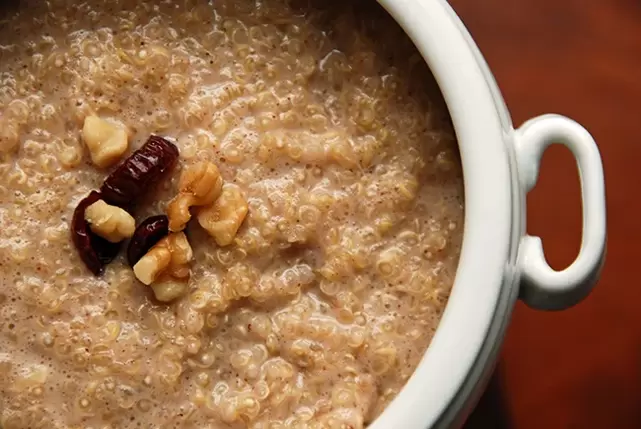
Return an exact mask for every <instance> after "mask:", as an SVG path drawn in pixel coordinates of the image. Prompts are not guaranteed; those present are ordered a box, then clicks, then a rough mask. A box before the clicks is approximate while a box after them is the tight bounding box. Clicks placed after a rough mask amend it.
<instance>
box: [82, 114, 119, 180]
mask: <svg viewBox="0 0 641 429" xmlns="http://www.w3.org/2000/svg"><path fill="white" fill-rule="evenodd" d="M128 138H129V136H128V135H127V131H126V130H125V129H124V128H123V127H119V126H117V125H114V124H112V123H110V122H107V121H105V120H104V119H102V118H99V117H97V116H87V117H86V118H85V123H84V125H83V127H82V139H83V140H84V142H85V144H86V145H87V148H89V153H90V155H91V160H92V161H93V163H94V164H96V165H97V166H98V167H101V168H106V167H109V166H111V165H113V164H115V163H116V162H117V161H118V160H119V159H120V157H121V156H122V155H123V154H124V153H125V152H126V151H127V147H128V146H129V141H128Z"/></svg>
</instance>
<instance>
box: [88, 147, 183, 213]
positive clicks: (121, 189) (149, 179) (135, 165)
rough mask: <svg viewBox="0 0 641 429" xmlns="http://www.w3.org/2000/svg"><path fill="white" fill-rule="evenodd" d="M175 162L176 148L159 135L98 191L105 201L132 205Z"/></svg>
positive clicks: (138, 151) (134, 155)
mask: <svg viewBox="0 0 641 429" xmlns="http://www.w3.org/2000/svg"><path fill="white" fill-rule="evenodd" d="M177 161H178V148H177V147H176V145H174V144H173V143H171V142H169V141H167V140H165V139H164V138H162V137H159V136H151V137H149V139H148V140H147V142H146V143H145V144H144V145H143V146H142V147H141V148H140V149H138V150H137V151H135V152H134V153H133V154H131V156H130V157H129V158H127V159H126V160H125V161H124V162H123V163H122V164H120V166H119V167H118V168H117V169H116V170H115V171H114V172H113V173H111V174H110V175H109V177H107V179H106V180H105V182H104V183H103V185H102V187H101V188H100V192H101V193H102V195H103V197H104V199H105V201H106V202H108V203H109V204H114V205H117V206H120V207H124V206H129V205H131V204H133V203H134V202H135V201H136V200H137V199H138V198H139V197H141V196H142V195H143V194H144V193H145V192H147V190H149V189H150V188H151V187H152V186H154V185H155V184H157V183H158V181H159V180H160V179H161V178H162V177H163V176H164V175H165V174H166V173H168V172H169V171H170V170H171V169H172V168H174V166H175V165H176V162H177Z"/></svg>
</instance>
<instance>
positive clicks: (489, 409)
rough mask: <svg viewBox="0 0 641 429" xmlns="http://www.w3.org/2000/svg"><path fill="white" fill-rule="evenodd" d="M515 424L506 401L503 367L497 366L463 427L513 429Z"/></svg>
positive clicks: (473, 428) (468, 428)
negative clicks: (502, 374) (502, 377)
mask: <svg viewBox="0 0 641 429" xmlns="http://www.w3.org/2000/svg"><path fill="white" fill-rule="evenodd" d="M513 427H514V426H513V425H512V421H511V418H510V415H509V410H508V404H507V403H506V401H505V389H504V386H503V382H502V380H501V368H500V366H499V367H497V369H496V371H494V374H493V375H492V378H491V379H490V383H489V384H488V386H487V389H486V390H485V393H484V394H483V396H482V397H481V400H480V401H479V403H478V405H477V406H476V408H475V409H474V411H473V412H472V414H471V415H470V417H469V418H468V420H467V422H466V423H465V425H463V429H511V428H513Z"/></svg>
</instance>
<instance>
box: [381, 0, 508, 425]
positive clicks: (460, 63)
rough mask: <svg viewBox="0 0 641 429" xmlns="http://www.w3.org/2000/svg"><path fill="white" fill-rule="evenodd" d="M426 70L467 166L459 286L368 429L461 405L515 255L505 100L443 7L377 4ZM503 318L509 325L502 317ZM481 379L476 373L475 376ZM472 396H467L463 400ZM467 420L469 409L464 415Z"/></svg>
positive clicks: (397, 0) (426, 419)
mask: <svg viewBox="0 0 641 429" xmlns="http://www.w3.org/2000/svg"><path fill="white" fill-rule="evenodd" d="M378 2H379V3H380V4H381V5H382V6H383V7H384V8H385V9H386V10H387V11H388V13H390V15H391V16H392V17H393V18H394V19H395V20H396V22H397V23H398V24H399V25H400V26H401V27H402V28H403V29H404V30H405V32H406V33H407V34H408V36H409V37H410V38H411V39H412V41H413V42H414V44H415V46H416V47H417V49H418V50H419V52H420V53H421V55H422V56H423V58H424V59H425V61H426V62H427V64H428V66H429V68H430V70H431V71H432V74H433V75H434V78H435V79H436V81H437V83H438V85H439V88H440V90H441V93H442V94H443V98H444V99H445V102H446V105H447V108H448V110H449V113H450V116H451V118H452V123H453V125H454V131H455V133H456V137H457V140H458V144H459V150H460V153H461V162H462V166H463V180H464V192H465V197H464V201H465V220H464V222H465V224H464V232H463V244H462V248H461V255H460V260H459V265H458V268H457V271H456V277H455V280H454V286H453V288H452V293H451V295H450V298H449V301H448V303H447V306H446V308H445V311H444V313H443V316H442V318H441V321H440V323H439V326H438V329H437V331H436V333H435V335H434V338H433V339H432V342H431V344H430V346H429V347H428V349H427V351H426V352H425V355H424V356H423V358H422V359H421V361H420V363H419V365H418V367H417V368H416V370H415V371H414V374H413V375H412V376H411V377H410V379H409V380H408V382H407V384H406V385H405V387H404V388H403V389H402V390H401V392H400V393H399V394H398V396H397V397H396V398H395V399H394V400H393V401H392V402H391V403H390V404H389V406H388V407H387V408H386V409H385V410H384V411H383V413H382V414H381V415H380V416H379V417H378V418H377V419H376V420H375V421H374V422H373V423H372V424H371V425H370V426H369V429H389V428H396V427H403V429H425V428H428V427H432V426H433V425H434V424H436V423H437V422H438V420H439V418H440V417H441V415H443V414H444V413H445V411H446V410H447V408H448V407H449V406H450V404H451V403H453V402H454V401H455V399H457V395H459V393H460V390H461V388H462V386H463V384H464V382H465V381H466V380H467V378H468V377H469V376H470V375H471V371H472V370H473V369H474V367H475V365H486V364H487V362H477V357H478V356H479V353H480V352H481V349H482V347H483V346H484V345H485V343H486V342H487V341H492V342H494V341H497V340H498V339H497V338H496V337H494V338H492V337H489V338H488V332H489V328H490V324H491V323H492V321H493V320H494V317H495V311H496V309H497V306H498V304H499V296H500V293H501V289H502V288H503V287H504V285H505V283H506V280H507V279H510V281H513V276H510V275H508V274H507V273H508V271H509V270H510V268H509V265H510V260H511V259H513V258H512V254H513V250H512V247H513V245H512V243H513V242H514V240H513V237H512V235H513V234H512V231H513V223H514V222H516V221H518V220H517V219H514V217H513V210H514V207H515V206H514V203H515V202H514V201H513V198H512V188H513V187H514V186H516V184H515V183H513V182H512V180H513V176H512V175H511V171H510V154H509V149H508V146H507V145H506V131H508V132H509V131H510V130H505V128H504V126H502V120H503V122H505V118H504V115H502V112H501V106H497V102H499V101H498V100H496V97H497V95H498V97H499V98H500V103H502V98H501V97H500V94H499V93H498V91H497V90H496V88H493V87H492V86H491V84H490V83H489V82H490V81H492V82H493V77H492V76H491V75H489V76H488V73H489V71H488V70H487V69H486V68H485V67H486V66H485V64H484V60H482V58H479V57H478V56H477V55H478V49H477V48H476V46H475V45H474V44H473V41H472V39H471V36H470V35H469V33H467V30H466V29H465V27H464V26H463V24H462V23H461V21H460V20H459V19H458V17H457V15H456V14H455V12H454V11H453V10H452V8H451V7H450V6H449V5H448V4H447V3H446V2H445V1H444V0H422V1H419V0H378ZM504 317H507V314H505V316H504ZM477 374H478V371H477ZM469 393H470V392H463V393H460V394H462V395H466V394H469ZM461 411H462V410H461Z"/></svg>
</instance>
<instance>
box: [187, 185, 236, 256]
mask: <svg viewBox="0 0 641 429" xmlns="http://www.w3.org/2000/svg"><path fill="white" fill-rule="evenodd" d="M247 211H248V206H247V200H245V197H244V196H243V194H242V192H241V190H240V188H239V187H238V186H236V185H232V184H226V185H225V186H223V191H222V194H221V195H220V197H218V199H217V200H216V201H215V202H214V204H212V205H210V206H208V207H204V208H202V209H201V210H200V211H199V212H198V223H200V225H201V226H202V227H203V228H204V229H205V230H206V231H207V232H208V233H209V235H211V236H212V237H214V239H215V240H216V243H217V244H218V245H219V246H227V245H229V244H231V243H232V241H234V237H236V233H237V232H238V228H240V225H241V224H242V223H243V221H244V220H245V216H246V215H247Z"/></svg>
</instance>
